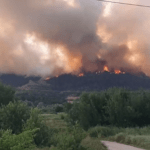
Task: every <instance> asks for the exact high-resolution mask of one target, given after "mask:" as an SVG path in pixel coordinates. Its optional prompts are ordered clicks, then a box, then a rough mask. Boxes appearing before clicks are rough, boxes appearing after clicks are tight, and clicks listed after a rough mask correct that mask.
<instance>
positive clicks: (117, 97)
mask: <svg viewBox="0 0 150 150" xmlns="http://www.w3.org/2000/svg"><path fill="white" fill-rule="evenodd" d="M69 106H70V107H69ZM65 107H66V112H67V113H68V122H69V123H71V124H75V123H76V122H78V123H79V124H80V125H81V126H82V127H83V128H84V129H85V130H87V129H88V128H90V127H94V126H96V125H112V126H117V127H135V126H139V127H142V126H146V125H150V92H149V91H144V90H139V91H134V92H133V91H130V90H128V89H124V88H111V89H108V90H105V91H102V92H95V93H83V94H82V95H81V97H80V100H79V101H76V102H74V103H73V104H66V106H65Z"/></svg>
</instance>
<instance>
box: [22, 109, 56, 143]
mask: <svg viewBox="0 0 150 150" xmlns="http://www.w3.org/2000/svg"><path fill="white" fill-rule="evenodd" d="M40 112H41V111H40V110H39V109H38V108H34V109H32V110H31V114H30V118H29V119H28V120H27V123H26V125H25V127H24V128H25V129H24V130H32V129H35V128H39V131H37V133H36V136H35V137H34V142H35V144H36V145H37V146H41V145H43V146H50V145H51V138H52V136H53V133H54V131H53V130H52V129H50V128H49V127H47V126H46V125H45V124H44V123H43V122H42V119H41V118H39V114H40Z"/></svg>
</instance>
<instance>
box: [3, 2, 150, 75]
mask: <svg viewBox="0 0 150 150" xmlns="http://www.w3.org/2000/svg"><path fill="white" fill-rule="evenodd" d="M122 2H125V1H124V0H122ZM132 2H135V1H132ZM136 2H137V1H136ZM145 2H147V1H146V0H145ZM138 3H143V1H141V0H140V1H138ZM147 4H148V3H147ZM108 12H110V14H108ZM149 13H150V10H147V9H142V8H134V7H131V6H130V7H129V6H120V5H112V6H111V7H110V8H109V5H106V4H102V3H101V2H97V1H95V0H72V1H71V0H68V1H67V0H44V1H43V0H25V1H23V0H20V1H18V0H13V1H10V0H0V73H15V74H21V75H28V76H30V75H35V76H42V77H46V76H50V75H59V74H63V73H74V74H78V73H79V72H81V71H82V70H84V71H92V72H94V71H98V70H99V71H101V70H103V66H104V65H107V66H108V67H109V68H110V70H114V69H120V70H123V71H128V72H134V73H136V72H140V71H142V72H145V73H146V74H147V75H150V71H149V69H148V68H149V65H150V62H149V48H150V45H149V40H148V39H149V37H150V31H149V29H148V27H149V25H150V19H149ZM105 14H107V15H105Z"/></svg>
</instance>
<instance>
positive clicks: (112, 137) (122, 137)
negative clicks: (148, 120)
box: [35, 113, 150, 150]
mask: <svg viewBox="0 0 150 150" xmlns="http://www.w3.org/2000/svg"><path fill="white" fill-rule="evenodd" d="M62 115H63V116H65V114H64V113H58V114H42V115H41V117H42V118H43V121H44V122H45V123H46V125H47V126H49V127H51V128H54V129H58V130H60V132H61V131H63V132H65V130H66V129H67V124H66V122H65V121H64V120H63V119H61V116H62ZM101 140H107V141H116V142H118V143H124V144H127V145H132V146H135V147H139V148H144V149H147V150H150V126H148V127H143V128H138V127H137V128H117V127H101V126H97V127H94V128H91V129H89V131H87V136H86V138H85V139H83V140H82V142H81V145H82V146H84V147H85V148H87V150H107V148H106V147H105V146H103V144H102V143H101ZM35 150H51V148H41V149H35Z"/></svg>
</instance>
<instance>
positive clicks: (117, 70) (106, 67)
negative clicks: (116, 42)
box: [103, 66, 125, 74]
mask: <svg viewBox="0 0 150 150" xmlns="http://www.w3.org/2000/svg"><path fill="white" fill-rule="evenodd" d="M103 71H107V72H110V71H109V68H108V66H104V69H103ZM114 73H115V74H125V72H122V71H121V70H119V69H115V70H114Z"/></svg>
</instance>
